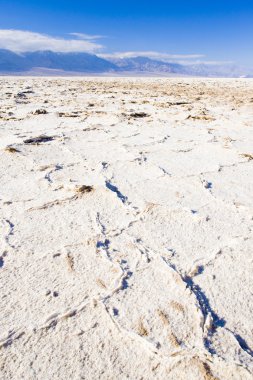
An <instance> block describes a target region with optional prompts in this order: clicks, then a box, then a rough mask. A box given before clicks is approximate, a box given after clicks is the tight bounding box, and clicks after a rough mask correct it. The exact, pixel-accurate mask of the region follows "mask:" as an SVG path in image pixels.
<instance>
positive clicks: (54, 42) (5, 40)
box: [0, 29, 103, 53]
mask: <svg viewBox="0 0 253 380" xmlns="http://www.w3.org/2000/svg"><path fill="white" fill-rule="evenodd" d="M83 36H85V35H83ZM76 37H77V36H76ZM91 37H92V36H91ZM92 39H93V38H86V39H84V38H82V39H65V38H61V37H52V36H49V35H47V34H41V33H35V32H29V31H23V30H12V29H0V49H8V50H11V51H13V52H15V53H22V52H28V51H38V50H51V51H54V52H63V53H68V52H88V53H95V52H96V51H98V50H100V49H101V48H102V47H103V46H102V45H99V44H97V43H95V42H91V41H89V40H92Z"/></svg>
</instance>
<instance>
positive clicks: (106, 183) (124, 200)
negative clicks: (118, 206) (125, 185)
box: [105, 181, 128, 203]
mask: <svg viewBox="0 0 253 380" xmlns="http://www.w3.org/2000/svg"><path fill="white" fill-rule="evenodd" d="M105 185H106V187H107V189H109V190H111V191H112V192H114V193H116V195H117V197H118V198H119V199H120V200H121V202H122V203H126V202H127V200H128V198H127V197H126V196H125V195H123V194H122V193H121V192H120V191H119V189H118V188H117V187H116V186H114V185H113V184H112V183H111V182H110V181H105Z"/></svg>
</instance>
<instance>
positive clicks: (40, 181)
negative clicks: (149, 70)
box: [0, 77, 253, 380]
mask: <svg viewBox="0 0 253 380" xmlns="http://www.w3.org/2000/svg"><path fill="white" fill-rule="evenodd" d="M0 82H1V87H0V88H1V90H0V91H1V96H0V99H1V108H0V156H1V157H0V173H1V186H0V228H1V236H0V250H1V251H0V285H1V306H2V307H1V314H0V323H1V333H0V346H1V349H0V378H1V379H4V380H10V379H11V380H20V379H23V378H25V379H31V380H34V379H36V380H37V379H39V380H40V379H41V380H42V379H43V380H44V379H48V378H50V379H52V380H54V379H69V378H72V379H76V380H77V379H82V378H85V379H118V378H123V379H127V378H130V379H140V380H141V379H144V378H145V379H161V380H162V379H165V378H166V379H171V380H174V379H179V380H180V379H182V380H185V379H186V378H187V379H192V380H202V379H203V380H214V379H221V380H227V379H234V380H239V379H243V380H244V379H252V376H253V338H252V331H253V322H252V321H253V302H252V288H253V280H252V275H251V273H252V262H253V259H252V228H253V219H252V205H253V201H252V194H253V176H252V168H253V160H252V146H253V137H252V122H251V121H252V116H253V110H252V90H253V84H252V82H251V81H250V80H244V79H242V80H215V79H212V80H211V79H206V80H205V79H180V80H179V79H147V78H145V79H136V78H135V79H127V78H125V79H115V78H114V79H113V78H103V79H101V78H85V79H73V78H68V79H55V78H50V79H46V78H43V79H39V78H33V79H32V78H22V79H20V78H7V77H6V78H0ZM27 89H28V90H29V91H27ZM10 93H11V94H12V95H13V96H9V94H10ZM186 94H187V95H186ZM200 94H201V95H200ZM133 99H134V101H133ZM45 101H46V103H45ZM41 110H42V111H43V112H42V111H41ZM131 115H142V116H143V117H137V116H136V117H131ZM144 115H145V117H144ZM48 136H49V137H50V136H51V137H52V136H53V138H47V137H48ZM27 141H28V142H29V143H27ZM250 149H251V150H250Z"/></svg>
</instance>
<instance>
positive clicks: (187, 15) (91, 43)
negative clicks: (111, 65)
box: [0, 0, 253, 66]
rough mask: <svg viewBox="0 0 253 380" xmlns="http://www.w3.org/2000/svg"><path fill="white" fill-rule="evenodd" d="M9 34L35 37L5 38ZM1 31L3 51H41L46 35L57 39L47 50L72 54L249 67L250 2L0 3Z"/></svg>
mask: <svg viewBox="0 0 253 380" xmlns="http://www.w3.org/2000/svg"><path fill="white" fill-rule="evenodd" d="M10 29H12V30H17V31H29V32H34V33H37V37H36V36H35V35H33V34H27V35H26V34H20V35H18V34H17V32H16V34H15V35H10V34H9V35H6V33H5V32H4V31H6V30H10ZM0 30H1V33H0V47H1V48H3V47H6V48H8V47H12V46H14V45H15V43H16V45H17V44H19V45H20V46H23V45H24V48H27V49H30V50H32V49H34V46H35V45H36V43H38V46H39V47H40V38H39V34H47V35H48V40H49V39H50V38H55V40H54V41H53V42H52V41H51V42H52V43H51V45H50V44H49V47H50V46H56V45H57V43H58V44H59V49H60V46H63V44H64V41H63V40H64V39H67V40H69V42H67V43H66V46H73V50H78V49H79V47H80V49H82V50H86V51H91V52H94V53H103V54H106V53H115V52H136V51H137V52H146V51H149V52H156V53H164V54H168V59H169V56H170V55H172V56H173V55H175V56H179V57H178V58H174V59H175V60H177V59H178V60H179V61H180V60H181V61H183V60H187V59H188V58H187V57H186V56H187V55H189V56H190V57H191V56H192V55H193V57H192V58H189V59H192V60H202V61H233V62H236V63H239V64H243V65H250V66H253V0H251V1H243V0H241V1H232V0H230V1H225V0H220V1H215V0H213V1H205V0H202V1H199V0H195V1H194V0H193V1H190V0H189V1H184V0H183V1H175V0H174V1H165V0H164V1H161V0H156V1H142V0H139V1H138V0H136V1H133V0H128V1H120V0H117V1H114V0H109V1H106V0H104V1H96V0H89V1H85V0H83V1H81V0H77V1H76V0H72V1H67V0H51V1H49V0H44V1H40V0H37V1H31V0H22V1H21V0H0ZM70 33H82V34H85V35H86V36H81V35H70ZM87 35H89V36H87ZM92 36H94V38H93V37H92ZM101 36H102V37H101ZM33 38H35V39H34V40H32V39H33ZM10 39H12V40H11V41H10ZM30 39H31V40H32V41H30ZM13 40H15V41H13ZM28 40H29V41H30V42H31V45H28V47H27V45H26V42H27V41H28ZM60 40H61V42H60ZM75 40H77V41H76V42H75ZM57 41H58V42H57ZM71 41H72V42H71ZM30 42H29V43H30ZM45 42H46V40H45ZM16 45H15V46H16ZM30 46H33V47H32V48H30ZM41 46H44V45H43V44H42V45H41ZM57 46H58V45H57ZM57 48H58V47H57ZM13 49H14V50H15V47H13ZM70 49H72V47H71V48H70ZM181 55H182V57H180V56H181ZM202 56H203V57H202ZM157 57H158V55H157Z"/></svg>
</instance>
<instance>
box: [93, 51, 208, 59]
mask: <svg viewBox="0 0 253 380" xmlns="http://www.w3.org/2000/svg"><path fill="white" fill-rule="evenodd" d="M100 56H101V57H103V58H136V57H148V58H152V59H158V60H163V61H171V60H178V59H197V58H203V57H204V55H203V54H167V53H159V52H155V51H127V52H118V53H112V54H100Z"/></svg>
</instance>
